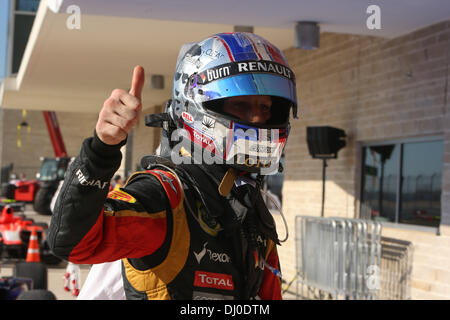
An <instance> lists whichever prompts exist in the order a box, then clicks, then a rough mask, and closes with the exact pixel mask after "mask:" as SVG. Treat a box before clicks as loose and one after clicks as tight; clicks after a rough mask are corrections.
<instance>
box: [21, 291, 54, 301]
mask: <svg viewBox="0 0 450 320" xmlns="http://www.w3.org/2000/svg"><path fill="white" fill-rule="evenodd" d="M17 300H57V299H56V296H55V295H54V294H53V292H51V291H49V290H43V289H37V290H29V291H23V292H22V293H21V294H19V296H18V297H17Z"/></svg>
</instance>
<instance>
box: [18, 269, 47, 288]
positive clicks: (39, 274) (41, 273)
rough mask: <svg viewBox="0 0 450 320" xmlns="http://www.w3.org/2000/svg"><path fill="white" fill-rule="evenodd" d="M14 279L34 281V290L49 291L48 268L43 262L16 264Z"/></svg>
mask: <svg viewBox="0 0 450 320" xmlns="http://www.w3.org/2000/svg"><path fill="white" fill-rule="evenodd" d="M14 277H16V278H29V279H32V280H33V289H44V290H47V266H46V265H45V264H44V263H42V262H18V263H16V265H15V266H14Z"/></svg>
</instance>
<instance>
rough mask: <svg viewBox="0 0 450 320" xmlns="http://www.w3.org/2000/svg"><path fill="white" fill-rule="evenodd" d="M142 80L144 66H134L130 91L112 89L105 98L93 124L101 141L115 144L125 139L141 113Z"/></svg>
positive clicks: (143, 77)
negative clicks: (95, 122)
mask: <svg viewBox="0 0 450 320" xmlns="http://www.w3.org/2000/svg"><path fill="white" fill-rule="evenodd" d="M144 81H145V75H144V68H142V67H141V66H136V67H135V68H134V71H133V79H132V81H131V89H130V91H129V92H126V91H124V90H121V89H114V90H113V91H112V93H111V96H110V97H109V98H108V99H106V100H105V102H104V104H103V108H102V110H101V111H100V114H99V117H98V121H97V125H96V126H95V131H96V133H97V136H98V137H99V138H100V140H101V141H103V142H104V143H106V144H109V145H115V144H119V143H120V142H122V141H123V140H125V139H126V137H127V135H128V133H129V132H130V131H131V129H132V128H133V127H134V126H135V125H136V123H137V121H138V119H139V116H140V114H141V110H142V101H141V95H142V89H143V87H144Z"/></svg>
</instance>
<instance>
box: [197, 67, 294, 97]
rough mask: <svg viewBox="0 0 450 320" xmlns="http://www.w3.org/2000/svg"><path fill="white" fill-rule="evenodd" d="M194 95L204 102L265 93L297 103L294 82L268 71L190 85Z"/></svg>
mask: <svg viewBox="0 0 450 320" xmlns="http://www.w3.org/2000/svg"><path fill="white" fill-rule="evenodd" d="M192 89H193V90H194V91H197V92H196V94H194V97H196V98H198V99H199V100H200V101H197V102H206V101H211V100H216V99H222V98H230V97H235V96H244V95H267V96H276V97H281V98H285V99H287V100H289V101H291V102H292V103H293V104H294V105H297V92H296V89H295V83H294V82H293V81H292V80H289V79H287V78H285V77H281V76H278V75H274V74H268V73H251V74H240V75H235V76H230V77H226V78H222V79H218V80H215V81H211V82H209V83H206V84H198V85H195V86H194V87H192Z"/></svg>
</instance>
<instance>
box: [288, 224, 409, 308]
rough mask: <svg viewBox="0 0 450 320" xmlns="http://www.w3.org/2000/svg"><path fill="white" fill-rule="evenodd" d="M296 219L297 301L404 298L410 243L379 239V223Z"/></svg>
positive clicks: (407, 276) (407, 282)
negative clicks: (300, 299)
mask: <svg viewBox="0 0 450 320" xmlns="http://www.w3.org/2000/svg"><path fill="white" fill-rule="evenodd" d="M295 223H296V253H297V254H296V269H297V270H296V272H297V281H296V296H297V299H299V298H302V299H305V298H306V299H358V300H359V299H380V298H381V299H406V298H408V288H409V285H410V269H411V268H410V266H411V264H412V254H411V250H410V247H408V245H407V243H406V242H405V241H400V240H395V239H388V238H384V237H381V224H380V223H379V222H375V221H370V220H361V219H344V218H319V217H309V216H297V217H296V221H295ZM405 248H407V249H405ZM404 270H407V272H405V271H404ZM408 272H409V273H408ZM397 284H398V285H397ZM299 287H300V290H299Z"/></svg>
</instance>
